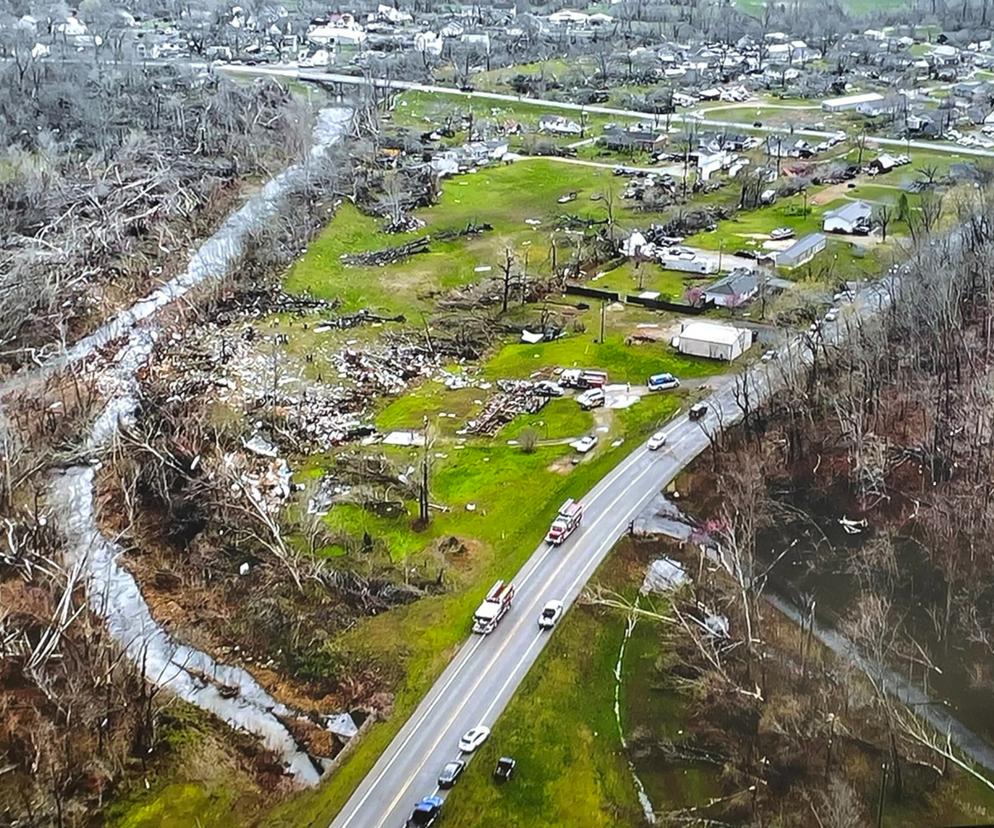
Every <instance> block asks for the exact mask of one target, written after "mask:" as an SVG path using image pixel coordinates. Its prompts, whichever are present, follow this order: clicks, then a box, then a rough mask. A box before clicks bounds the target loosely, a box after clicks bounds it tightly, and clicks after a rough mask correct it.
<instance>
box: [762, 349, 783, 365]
mask: <svg viewBox="0 0 994 828" xmlns="http://www.w3.org/2000/svg"><path fill="white" fill-rule="evenodd" d="M779 356H780V354H779V352H778V351H775V350H772V349H771V350H769V351H766V353H764V354H763V362H773V360H775V359H776V358H777V357H779Z"/></svg>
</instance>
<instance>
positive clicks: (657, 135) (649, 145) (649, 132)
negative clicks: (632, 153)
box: [601, 126, 666, 152]
mask: <svg viewBox="0 0 994 828" xmlns="http://www.w3.org/2000/svg"><path fill="white" fill-rule="evenodd" d="M601 142H602V143H603V144H604V146H606V147H608V148H609V149H615V150H642V151H644V152H654V151H656V150H658V149H660V148H661V147H662V146H663V144H664V143H665V142H666V136H665V135H664V134H663V132H662V131H661V130H656V129H653V128H651V127H647V126H632V127H628V128H627V129H625V128H623V127H617V126H615V127H609V128H606V129H605V130H604V133H603V135H601Z"/></svg>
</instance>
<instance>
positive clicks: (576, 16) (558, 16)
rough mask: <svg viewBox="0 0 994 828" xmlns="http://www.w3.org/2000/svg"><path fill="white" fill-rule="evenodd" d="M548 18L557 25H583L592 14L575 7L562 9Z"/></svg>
mask: <svg viewBox="0 0 994 828" xmlns="http://www.w3.org/2000/svg"><path fill="white" fill-rule="evenodd" d="M546 19H547V20H548V21H549V22H550V23H552V24H554V25H556V26H581V25H583V24H585V23H586V22H587V21H588V20H589V19H590V15H589V14H585V13H584V12H580V11H574V10H573V9H562V10H561V11H557V12H553V13H552V14H550V15H549V16H548V17H547V18H546Z"/></svg>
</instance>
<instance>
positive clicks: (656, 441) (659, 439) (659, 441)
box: [646, 431, 666, 451]
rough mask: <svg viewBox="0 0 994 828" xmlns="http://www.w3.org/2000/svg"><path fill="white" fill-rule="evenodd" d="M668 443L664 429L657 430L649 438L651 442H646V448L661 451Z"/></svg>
mask: <svg viewBox="0 0 994 828" xmlns="http://www.w3.org/2000/svg"><path fill="white" fill-rule="evenodd" d="M665 445H666V435H665V434H664V433H663V432H662V431H657V432H656V433H655V434H653V435H652V436H651V437H650V438H649V442H648V443H646V448H648V449H649V451H659V449H661V448H662V447H663V446H665Z"/></svg>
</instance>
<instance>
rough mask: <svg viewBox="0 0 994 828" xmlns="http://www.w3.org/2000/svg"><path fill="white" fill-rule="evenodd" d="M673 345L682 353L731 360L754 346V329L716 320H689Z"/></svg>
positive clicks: (675, 338)
mask: <svg viewBox="0 0 994 828" xmlns="http://www.w3.org/2000/svg"><path fill="white" fill-rule="evenodd" d="M673 345H674V347H675V348H676V349H677V350H678V351H679V352H680V353H681V354H689V355H690V356H699V357H707V358H708V359H723V360H725V361H726V362H731V361H732V360H733V359H738V358H739V357H740V356H742V354H744V353H745V352H746V351H748V350H749V348H751V347H752V331H751V330H749V329H748V328H735V327H733V326H731V325H719V324H717V323H715V322H687V323H685V324H684V326H683V328H682V329H681V331H680V335H679V336H676V337H674V339H673Z"/></svg>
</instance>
